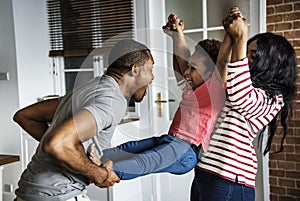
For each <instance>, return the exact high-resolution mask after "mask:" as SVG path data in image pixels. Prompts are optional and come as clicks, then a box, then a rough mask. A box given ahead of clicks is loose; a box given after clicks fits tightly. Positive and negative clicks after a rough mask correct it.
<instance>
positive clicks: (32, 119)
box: [13, 98, 59, 141]
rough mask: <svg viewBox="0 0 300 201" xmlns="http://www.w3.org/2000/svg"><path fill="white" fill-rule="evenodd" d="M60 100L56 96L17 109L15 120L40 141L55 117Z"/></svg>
mask: <svg viewBox="0 0 300 201" xmlns="http://www.w3.org/2000/svg"><path fill="white" fill-rule="evenodd" d="M58 102H59V101H58V99H57V98H55V99H49V100H44V101H41V102H38V103H35V104H32V105H30V106H28V107H25V108H23V109H21V110H19V111H17V112H16V113H15V114H14V116H13V120H14V121H15V122H16V123H18V124H19V125H20V126H21V127H22V128H23V129H24V130H25V131H26V132H27V133H28V134H29V135H31V136H32V137H33V138H34V139H36V140H37V141H40V140H41V138H42V136H43V135H44V133H45V131H46V130H47V129H48V126H49V123H50V122H51V121H52V119H53V116H54V113H55V111H56V108H57V106H58Z"/></svg>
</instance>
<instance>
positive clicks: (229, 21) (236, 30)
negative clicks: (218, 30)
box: [222, 7, 248, 40]
mask: <svg viewBox="0 0 300 201" xmlns="http://www.w3.org/2000/svg"><path fill="white" fill-rule="evenodd" d="M222 23H223V26H224V29H225V30H226V32H227V33H228V35H229V36H230V37H231V38H232V39H233V40H235V39H237V38H240V37H243V36H246V37H247V32H248V25H247V20H246V19H245V18H244V17H243V14H242V12H241V11H240V10H239V9H238V7H233V8H231V9H230V10H229V12H228V15H227V17H226V18H225V19H223V21H222Z"/></svg>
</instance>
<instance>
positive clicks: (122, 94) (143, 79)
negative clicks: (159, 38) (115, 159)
mask: <svg viewBox="0 0 300 201" xmlns="http://www.w3.org/2000/svg"><path fill="white" fill-rule="evenodd" d="M153 64H154V61H153V57H152V55H151V52H150V50H149V49H148V48H147V47H146V46H145V45H143V44H140V43H138V42H136V41H134V40H122V41H120V42H118V43H117V44H116V45H115V46H114V47H113V48H112V50H111V53H110V56H109V67H108V68H107V72H106V73H105V74H104V75H103V76H102V77H96V78H94V79H92V80H91V81H89V82H88V83H86V84H84V85H83V86H80V87H77V88H75V89H74V90H73V91H72V92H71V93H68V94H66V95H65V96H63V97H61V98H58V99H51V100H46V101H42V102H39V103H35V104H33V105H30V106H28V107H26V108H24V109H21V110H19V111H18V112H17V113H16V114H15V115H14V120H15V121H16V122H17V123H18V124H19V125H20V126H21V127H22V128H23V129H24V130H25V131H26V132H27V133H28V134H30V135H31V136H32V137H34V138H35V139H36V140H38V141H40V143H39V146H38V148H37V150H36V153H35V154H34V156H33V158H32V160H31V162H30V163H29V164H28V166H27V168H26V170H25V171H24V172H23V173H22V176H21V178H20V181H19V183H18V184H19V188H18V189H17V190H16V195H17V199H16V200H26V201H51V200H55V201H60V200H61V201H66V200H69V199H72V198H76V199H77V196H78V195H80V194H82V193H84V192H85V188H86V186H87V185H89V184H90V183H91V182H92V183H94V184H95V185H96V186H99V187H109V186H112V185H114V183H116V182H119V181H120V179H119V178H118V176H117V175H116V174H115V173H114V172H113V170H112V168H111V167H112V162H111V161H109V162H107V163H104V164H102V165H101V166H97V165H96V164H94V163H93V162H92V161H90V160H89V158H88V157H87V156H86V149H87V145H88V144H90V143H91V142H93V143H95V145H96V148H97V150H98V152H99V154H100V155H101V153H102V150H103V149H106V148H109V147H110V141H111V138H112V135H113V132H114V130H115V127H116V126H117V124H118V123H119V122H120V121H121V119H122V118H123V116H124V115H125V111H126V107H127V103H128V101H129V100H130V99H133V100H135V101H136V102H139V101H141V100H142V99H143V97H144V96H145V94H146V90H147V87H148V85H149V84H150V83H151V81H152V80H153V78H154V76H153V73H152V68H153ZM49 122H51V123H50V126H49V127H48V125H49Z"/></svg>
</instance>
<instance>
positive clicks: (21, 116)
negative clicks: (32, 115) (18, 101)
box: [13, 110, 25, 125]
mask: <svg viewBox="0 0 300 201" xmlns="http://www.w3.org/2000/svg"><path fill="white" fill-rule="evenodd" d="M24 118H25V115H24V112H23V110H19V111H17V112H16V113H15V114H14V116H13V120H14V122H16V123H18V124H19V125H21V123H22V121H23V119H24Z"/></svg>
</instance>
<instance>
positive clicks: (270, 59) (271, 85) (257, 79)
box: [247, 32, 297, 154]
mask: <svg viewBox="0 0 300 201" xmlns="http://www.w3.org/2000/svg"><path fill="white" fill-rule="evenodd" d="M254 40H256V44H257V50H256V56H255V59H254V60H253V62H252V63H251V64H250V66H249V68H250V74H251V80H252V82H253V86H254V87H257V88H261V89H263V90H265V91H266V92H267V93H268V96H269V97H270V98H272V97H274V96H275V95H279V94H282V95H283V101H284V107H283V108H282V109H281V111H280V121H281V125H282V126H283V137H282V140H281V148H280V150H279V151H282V150H283V142H284V139H285V137H286V134H287V127H288V126H287V120H288V119H289V118H288V117H290V115H291V114H292V111H293V107H292V106H293V100H294V97H295V95H296V90H297V87H296V79H297V60H296V53H295V50H294V48H293V47H292V45H291V44H290V43H289V42H288V41H287V39H286V38H284V37H283V36H280V35H276V34H273V33H270V32H266V33H261V34H257V35H255V36H254V37H252V38H250V39H249V40H248V43H247V45H249V44H250V43H251V42H253V41H254ZM277 116H278V115H276V117H275V118H274V119H273V120H272V121H271V122H270V123H269V128H270V136H269V139H268V142H267V146H266V148H265V150H264V154H266V153H267V152H268V151H269V150H270V147H271V143H272V140H273V138H274V135H275V131H276V128H277Z"/></svg>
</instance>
